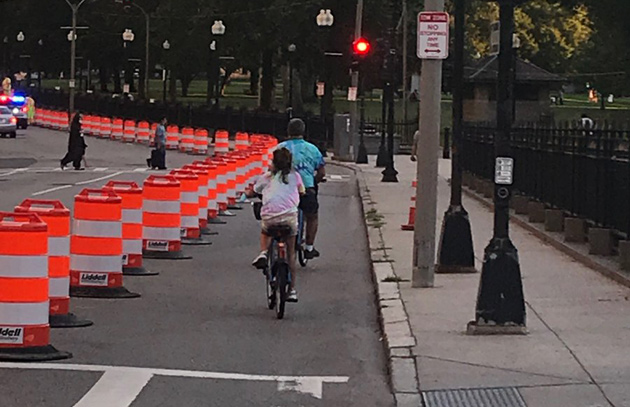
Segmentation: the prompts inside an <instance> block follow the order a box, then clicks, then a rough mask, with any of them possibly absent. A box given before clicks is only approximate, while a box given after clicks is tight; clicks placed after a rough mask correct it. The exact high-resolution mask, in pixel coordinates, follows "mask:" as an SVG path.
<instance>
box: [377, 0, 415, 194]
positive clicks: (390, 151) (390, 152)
mask: <svg viewBox="0 0 630 407" xmlns="http://www.w3.org/2000/svg"><path fill="white" fill-rule="evenodd" d="M425 6H426V5H425ZM391 19H392V20H391V29H390V31H389V43H390V48H389V53H388V55H387V56H386V58H389V69H390V72H389V74H388V76H389V77H390V78H389V79H390V85H389V86H388V87H387V95H386V97H387V103H388V109H387V160H386V165H385V170H383V172H382V173H381V174H383V178H381V182H398V171H396V168H395V167H394V121H395V116H394V103H395V100H394V86H395V83H396V82H395V75H394V72H395V69H394V64H395V63H396V48H395V46H394V44H396V38H395V35H394V34H395V30H394V28H393V27H395V26H396V21H397V18H396V13H395V12H394V7H393V6H392V15H391Z"/></svg>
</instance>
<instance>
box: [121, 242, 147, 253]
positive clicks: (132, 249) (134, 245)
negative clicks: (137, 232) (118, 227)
mask: <svg viewBox="0 0 630 407" xmlns="http://www.w3.org/2000/svg"><path fill="white" fill-rule="evenodd" d="M123 253H126V254H142V239H140V240H137V239H136V240H123Z"/></svg>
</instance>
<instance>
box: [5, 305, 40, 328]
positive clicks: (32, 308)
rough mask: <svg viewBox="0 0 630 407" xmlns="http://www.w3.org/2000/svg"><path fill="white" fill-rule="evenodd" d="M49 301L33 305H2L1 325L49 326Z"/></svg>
mask: <svg viewBox="0 0 630 407" xmlns="http://www.w3.org/2000/svg"><path fill="white" fill-rule="evenodd" d="M49 307H50V305H49V302H48V301H44V302H35V303H33V302H31V303H20V302H17V303H14V302H2V303H0V326H1V325H46V324H48V309H49Z"/></svg>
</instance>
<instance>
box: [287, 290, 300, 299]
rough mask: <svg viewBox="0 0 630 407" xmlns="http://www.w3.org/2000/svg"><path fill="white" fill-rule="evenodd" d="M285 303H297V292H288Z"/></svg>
mask: <svg viewBox="0 0 630 407" xmlns="http://www.w3.org/2000/svg"><path fill="white" fill-rule="evenodd" d="M287 302H298V297H297V291H295V289H293V290H291V292H289V296H288V297H287Z"/></svg>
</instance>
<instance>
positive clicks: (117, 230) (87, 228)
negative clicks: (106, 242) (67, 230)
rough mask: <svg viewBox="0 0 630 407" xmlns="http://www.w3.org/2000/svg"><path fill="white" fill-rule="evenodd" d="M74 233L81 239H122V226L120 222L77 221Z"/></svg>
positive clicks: (73, 226) (73, 227) (74, 224)
mask: <svg viewBox="0 0 630 407" xmlns="http://www.w3.org/2000/svg"><path fill="white" fill-rule="evenodd" d="M72 233H73V234H74V235H75V236H81V237H110V238H122V224H121V223H120V222H108V221H93V220H77V219H75V220H74V222H73V225H72Z"/></svg>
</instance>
